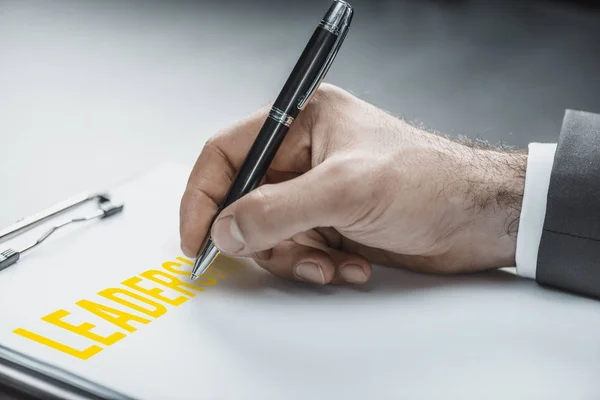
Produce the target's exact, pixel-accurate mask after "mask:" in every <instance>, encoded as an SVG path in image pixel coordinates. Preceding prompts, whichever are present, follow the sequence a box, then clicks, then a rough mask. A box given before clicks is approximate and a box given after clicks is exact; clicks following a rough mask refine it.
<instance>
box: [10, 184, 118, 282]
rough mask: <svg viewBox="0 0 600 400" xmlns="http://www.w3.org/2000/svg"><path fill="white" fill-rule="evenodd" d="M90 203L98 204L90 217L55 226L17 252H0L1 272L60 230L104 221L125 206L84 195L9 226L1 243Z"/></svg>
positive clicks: (102, 196)
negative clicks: (78, 224) (68, 226)
mask: <svg viewBox="0 0 600 400" xmlns="http://www.w3.org/2000/svg"><path fill="white" fill-rule="evenodd" d="M88 202H96V204H97V206H98V209H97V210H96V211H95V212H93V213H91V214H89V215H84V216H82V217H76V218H72V219H68V220H65V221H63V222H60V223H58V224H56V225H54V226H53V227H52V228H50V229H49V230H48V231H46V232H45V233H44V234H43V235H42V236H40V237H39V239H37V240H36V241H34V242H32V243H30V244H28V245H27V246H25V247H23V248H21V249H18V250H15V249H11V248H9V249H6V250H4V251H2V252H0V271H2V270H3V269H6V268H8V267H10V266H11V265H14V264H15V263H17V261H19V260H20V259H21V256H22V255H23V254H24V253H26V252H28V251H29V250H31V249H33V248H34V247H36V246H38V245H39V244H40V243H42V242H43V241H44V240H46V239H47V238H48V237H49V236H50V235H52V234H53V233H54V232H56V231H57V230H58V229H60V228H62V227H65V226H67V225H71V224H75V223H79V222H86V221H91V220H94V219H104V218H108V217H111V216H113V215H115V214H118V213H120V212H121V211H123V206H124V205H123V204H122V203H116V204H115V203H113V202H111V199H110V196H109V195H108V194H105V193H91V194H90V193H83V194H80V195H78V196H75V197H73V198H70V199H68V200H65V201H63V202H60V203H58V204H56V205H54V206H52V207H49V208H47V209H45V210H43V211H41V212H39V213H37V214H34V215H32V216H29V217H26V218H23V219H21V220H19V221H17V222H15V223H14V224H12V225H10V226H8V227H7V228H5V229H3V230H0V243H2V242H5V241H7V240H9V239H12V238H14V237H15V236H19V235H21V234H23V233H24V232H26V231H28V230H30V229H33V228H35V227H36V226H38V225H39V224H41V223H43V222H45V221H47V220H49V219H51V218H54V217H56V216H58V215H61V214H63V213H65V212H67V211H69V210H71V209H74V208H76V207H79V206H81V205H83V204H86V203H88Z"/></svg>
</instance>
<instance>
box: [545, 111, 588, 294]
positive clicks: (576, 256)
mask: <svg viewBox="0 0 600 400" xmlns="http://www.w3.org/2000/svg"><path fill="white" fill-rule="evenodd" d="M536 280H537V281H538V282H539V283H540V284H543V285H548V286H552V287H555V288H558V289H561V290H566V291H570V292H575V293H578V294H584V295H589V296H593V297H598V298H600V115H596V114H590V113H585V112H580V111H570V110H569V111H567V112H566V114H565V117H564V120H563V126H562V129H561V133H560V137H559V140H558V143H557V147H556V155H555V157H554V165H553V167H552V174H551V177H550V187H549V190H548V203H547V208H546V217H545V221H544V229H543V232H542V237H541V241H540V247H539V251H538V260H537V270H536Z"/></svg>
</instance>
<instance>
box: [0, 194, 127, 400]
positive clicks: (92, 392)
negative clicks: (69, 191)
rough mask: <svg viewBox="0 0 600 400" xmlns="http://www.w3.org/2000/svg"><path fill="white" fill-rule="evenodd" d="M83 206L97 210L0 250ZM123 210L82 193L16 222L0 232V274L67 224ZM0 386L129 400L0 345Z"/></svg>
mask: <svg viewBox="0 0 600 400" xmlns="http://www.w3.org/2000/svg"><path fill="white" fill-rule="evenodd" d="M86 203H94V204H95V205H96V206H97V210H95V211H94V212H92V213H87V214H82V215H81V216H78V217H74V218H68V219H65V220H64V221H62V222H59V223H56V224H54V225H53V226H52V227H51V228H50V229H48V230H46V231H45V232H44V233H43V234H42V235H41V236H39V238H38V239H36V240H34V241H32V242H30V243H29V244H27V245H25V246H24V247H21V248H19V249H13V248H6V249H3V248H2V247H1V246H2V245H3V243H4V242H6V241H8V240H10V239H13V238H15V237H17V236H19V235H21V234H23V233H25V232H27V231H29V230H31V229H34V228H35V227H37V226H39V225H40V224H42V223H44V222H46V221H49V220H54V219H58V218H59V217H60V216H61V215H63V214H64V213H66V212H68V211H70V210H73V209H76V208H77V207H80V206H82V205H84V204H86ZM123 207H124V204H123V203H114V202H111V197H110V195H109V194H106V193H82V194H79V195H77V196H74V197H72V198H69V199H67V200H65V201H62V202H60V203H58V204H56V205H54V206H51V207H49V208H47V209H44V210H42V211H41V212H39V213H37V214H34V215H31V216H29V217H26V218H23V219H21V220H19V221H17V222H16V223H14V224H12V225H10V226H8V227H6V228H5V229H3V230H0V271H2V270H4V269H6V268H9V267H11V266H13V265H15V264H17V262H19V261H20V260H21V257H22V256H23V255H25V254H26V253H28V252H29V251H31V250H33V249H34V248H36V247H37V246H39V245H40V244H42V242H44V241H46V239H48V238H49V237H50V236H51V235H52V234H53V233H54V232H56V231H58V230H59V229H61V228H64V227H66V226H69V225H71V224H78V223H83V222H88V221H93V220H96V219H104V218H109V217H111V216H113V215H116V214H118V213H120V212H121V211H123ZM0 385H4V386H6V387H9V388H12V389H13V390H15V391H17V392H18V393H20V394H22V395H27V396H31V397H34V398H43V399H67V400H71V399H74V400H75V399H91V400H105V399H115V400H131V399H132V398H131V397H128V396H126V395H124V394H121V393H119V392H116V391H114V390H111V389H109V388H107V387H105V386H102V385H100V384H98V383H95V382H93V381H90V380H88V379H85V378H82V377H80V376H78V375H76V374H73V373H71V372H69V371H66V370H64V369H62V368H58V367H56V366H52V365H50V364H48V363H45V362H43V361H41V360H39V359H36V358H34V357H31V356H28V355H26V354H23V353H21V352H18V351H16V350H13V349H10V348H8V347H6V346H2V345H1V344H0ZM0 389H1V387H0Z"/></svg>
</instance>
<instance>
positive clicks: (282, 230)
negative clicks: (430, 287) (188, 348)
mask: <svg viewBox="0 0 600 400" xmlns="http://www.w3.org/2000/svg"><path fill="white" fill-rule="evenodd" d="M268 110H269V107H267V108H264V109H262V110H260V111H258V112H256V113H254V114H252V115H250V116H249V117H247V118H245V119H243V120H242V121H240V122H239V123H237V124H235V125H234V126H232V127H230V128H227V129H225V130H224V131H222V132H220V133H219V134H217V135H216V136H214V137H213V138H212V139H210V140H209V141H208V142H207V143H206V145H205V147H204V149H203V150H202V153H201V154H200V157H199V158H198V160H197V162H196V165H195V167H194V169H193V170H192V172H191V176H190V178H189V181H188V184H187V188H186V190H185V193H184V195H183V198H182V200H181V210H180V218H181V220H180V221H181V224H180V233H181V244H182V250H183V252H184V253H185V254H186V255H188V256H190V257H195V256H196V255H197V253H198V252H199V246H200V244H201V243H202V240H203V239H204V236H205V235H206V234H207V231H208V230H209V228H210V226H209V225H210V223H211V221H212V220H213V217H214V215H215V213H216V212H217V210H218V206H219V204H220V203H221V202H222V201H223V198H224V196H225V194H226V191H227V189H228V188H229V186H230V184H231V182H232V179H234V177H235V173H236V170H237V168H239V166H240V164H241V163H242V161H243V159H244V157H245V155H246V153H247V151H248V149H249V148H250V145H251V144H252V142H253V141H254V138H255V137H256V134H257V133H258V131H259V129H260V128H261V126H262V124H263V122H264V120H265V118H266V116H267V113H268ZM525 164H526V156H525V155H524V154H521V153H519V152H508V151H505V150H500V149H494V148H491V147H489V146H483V145H475V144H473V143H467V142H460V141H457V140H451V139H448V138H444V137H442V136H440V135H437V134H433V133H429V132H426V131H424V130H422V129H419V128H417V127H415V126H412V125H410V124H408V123H406V122H404V121H402V120H400V119H397V118H395V117H393V116H390V115H389V114H387V113H385V112H384V111H382V110H379V109H377V108H376V107H374V106H372V105H370V104H367V103H365V102H363V101H361V100H359V99H357V98H356V97H353V96H352V95H350V94H349V93H347V92H345V91H343V90H341V89H339V88H336V87H334V86H331V85H322V86H321V88H320V89H319V91H318V92H317V94H316V95H315V97H314V98H313V100H312V101H311V102H310V103H309V105H308V106H307V107H306V109H305V110H304V111H303V112H301V113H300V116H299V117H298V119H297V120H296V121H295V123H294V124H293V125H292V128H291V130H290V132H289V133H288V135H287V137H286V139H285V140H284V142H283V144H282V145H281V147H280V149H279V151H278V153H277V155H276V157H275V159H274V160H273V162H272V164H271V168H270V169H269V171H268V173H267V175H266V178H265V180H264V183H263V184H262V185H261V186H259V187H258V188H257V189H255V190H254V191H252V192H251V193H249V194H247V195H246V196H244V197H243V198H241V199H240V200H238V201H236V202H235V203H233V204H231V205H230V206H229V207H227V208H226V209H224V210H223V211H222V212H221V213H220V215H219V216H218V218H217V219H216V221H215V223H214V225H213V226H212V232H211V233H212V239H213V241H214V243H215V245H216V246H217V247H218V248H219V249H220V250H221V251H222V252H223V253H225V254H230V255H233V256H246V257H252V258H253V259H255V260H256V261H257V262H258V264H259V265H261V266H262V267H263V268H265V269H267V270H269V271H271V272H272V273H274V274H276V275H278V276H281V277H283V278H288V279H296V280H300V281H307V282H313V283H318V284H327V283H358V284H359V283H364V282H366V281H367V280H368V279H369V278H370V276H371V272H372V269H371V263H378V264H385V265H389V266H397V267H404V268H409V269H412V270H419V271H424V272H436V273H458V272H468V271H476V270H485V269H490V268H497V267H504V266H511V265H514V257H515V247H516V245H515V243H516V232H517V228H518V217H519V212H520V206H521V198H522V193H523V185H524V175H525Z"/></svg>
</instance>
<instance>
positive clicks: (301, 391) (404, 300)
mask: <svg viewBox="0 0 600 400" xmlns="http://www.w3.org/2000/svg"><path fill="white" fill-rule="evenodd" d="M188 172H189V171H188V170H187V169H186V168H182V167H177V166H165V167H163V168H159V169H157V170H155V171H153V172H152V173H150V174H149V175H147V176H145V177H143V178H142V179H140V180H137V181H132V182H130V183H128V184H126V185H124V186H123V187H122V188H120V189H118V190H117V192H116V194H118V197H120V198H122V199H123V200H124V201H125V210H124V212H123V213H122V214H121V215H119V216H115V217H113V218H110V219H107V220H103V221H94V222H90V223H88V224H86V225H85V226H77V227H72V228H70V229H68V230H65V232H62V233H61V234H60V235H57V236H56V237H51V238H49V239H48V241H47V242H45V243H44V244H42V245H41V246H39V247H38V248H36V249H35V250H34V251H32V252H31V253H30V254H27V255H26V256H25V257H23V259H22V261H21V262H19V263H18V264H17V265H15V266H13V267H11V268H9V269H7V270H5V271H2V272H0V321H1V329H0V343H2V344H3V345H6V346H9V347H11V348H14V349H16V350H19V351H22V352H24V353H27V354H30V355H32V356H34V357H37V358H40V359H42V360H44V361H47V362H50V363H52V364H54V365H57V366H60V367H63V368H66V369H67V370H70V371H72V372H75V373H77V374H79V375H81V376H83V377H86V378H89V379H91V380H93V381H96V382H98V383H101V384H104V385H106V386H109V387H110V388H113V389H115V390H117V391H121V392H124V393H126V394H128V395H131V396H133V397H136V398H140V399H281V398H285V399H307V398H345V399H348V398H352V399H359V398H360V399H364V398H398V397H402V396H408V397H411V398H415V397H417V398H431V397H433V398H436V397H437V398H439V396H440V395H441V394H444V393H445V394H446V395H447V396H446V397H449V398H450V397H451V398H461V394H463V395H464V394H470V395H472V396H474V397H477V396H478V395H484V397H486V398H490V397H494V398H496V397H498V398H501V397H502V393H503V387H510V388H512V389H511V391H514V388H515V385H518V386H522V391H521V392H522V393H523V394H524V397H528V395H531V394H533V393H535V394H540V393H541V394H543V393H547V394H553V395H556V394H557V393H558V392H556V391H552V390H553V386H552V382H553V379H563V380H568V381H569V382H571V383H572V384H573V385H575V387H577V388H578V390H579V392H578V393H587V394H590V393H595V394H597V393H598V386H597V385H596V382H597V381H596V378H597V372H598V371H599V370H600V362H599V361H598V360H599V358H598V357H596V355H594V356H593V357H592V356H591V354H592V353H593V354H595V352H592V353H589V352H585V351H584V350H585V348H586V347H587V348H597V347H594V346H595V345H598V341H597V339H595V338H597V337H599V336H600V335H597V333H600V331H599V324H598V322H592V321H597V319H598V318H597V315H598V311H599V310H600V308H599V306H598V303H597V302H593V301H588V300H586V299H583V298H579V297H576V296H570V295H565V294H557V293H554V292H550V291H544V290H541V289H538V288H536V286H535V285H533V284H531V282H525V281H523V280H520V279H519V278H517V277H514V276H511V275H508V274H503V273H501V272H496V273H492V274H481V275H475V276H470V277H456V278H450V277H431V276H425V275H418V274H412V273H408V272H404V271H399V270H393V269H387V268H377V269H376V270H375V272H374V276H373V280H372V282H370V283H369V284H367V285H364V286H360V287H339V286H338V287H333V286H329V287H314V286H310V285H303V284H297V283H292V282H286V281H283V280H280V279H278V278H275V277H273V276H271V275H270V274H269V273H267V272H264V271H262V270H261V269H259V268H258V267H256V266H254V265H252V264H247V266H246V267H245V268H243V269H241V270H239V271H237V272H232V273H229V274H228V275H227V277H226V279H222V278H219V279H217V281H218V282H217V284H216V285H214V286H210V287H206V288H205V290H204V291H203V292H201V293H198V294H197V295H196V296H195V297H191V298H190V299H189V300H188V301H186V302H185V303H183V304H181V305H179V306H171V305H167V304H164V306H165V307H166V308H167V312H166V313H165V314H164V315H161V316H159V317H157V318H151V317H149V316H147V315H144V314H142V313H139V312H136V311H133V310H131V309H128V308H124V307H123V306H120V305H116V304H115V303H112V302H110V301H109V300H106V299H103V298H101V297H99V296H98V295H97V293H98V292H100V291H101V290H103V289H107V288H119V287H123V286H122V285H120V283H121V282H123V281H124V280H126V279H128V278H131V277H134V276H137V275H138V274H140V273H143V272H144V271H148V270H163V271H165V270H164V269H163V267H162V264H163V263H164V262H167V261H175V260H176V258H177V257H182V256H183V255H182V254H181V252H180V249H179V235H178V224H179V219H178V218H179V214H178V212H179V201H180V199H181V195H182V193H183V189H184V186H185V182H186V180H187V177H188ZM41 230H42V231H43V229H41ZM36 232H37V233H39V230H38V231H36ZM36 232H32V235H33V236H35V234H36ZM9 243H10V242H9ZM5 246H6V243H5V244H2V245H1V248H4V247H5ZM182 279H183V278H182ZM186 281H187V280H186ZM144 282H145V283H144V284H143V285H144V286H147V287H149V288H150V287H161V286H160V285H159V284H156V283H152V282H149V281H147V280H145V281H144ZM188 282H189V281H188ZM163 289H165V292H164V294H165V295H166V296H168V297H171V298H174V297H176V296H177V295H181V294H180V293H176V292H173V291H169V290H168V289H166V288H164V287H163ZM146 297H148V296H146ZM82 299H87V300H91V301H96V302H98V303H102V304H106V305H110V306H112V307H113V308H117V309H121V310H128V312H130V313H131V314H135V315H138V316H141V317H144V318H147V319H150V320H151V322H150V323H148V324H141V323H137V322H132V323H131V325H132V326H135V327H136V328H137V330H136V331H135V332H127V331H126V330H124V329H121V328H119V327H117V326H115V325H113V324H111V323H109V322H107V321H105V320H103V319H101V318H99V317H96V316H95V315H93V314H91V313H90V312H88V311H86V310H84V309H82V308H81V307H79V306H77V305H76V304H75V303H76V302H78V301H79V300H82ZM155 301H156V300H155ZM60 309H64V310H67V311H69V312H71V313H72V314H71V315H70V316H68V317H66V318H65V321H69V322H70V323H72V324H81V323H83V322H85V321H87V322H91V323H94V324H96V325H97V326H96V328H94V329H93V332H95V333H97V334H99V335H103V336H106V335H109V334H111V333H115V332H122V333H125V334H126V336H125V337H124V338H123V339H121V340H119V341H118V342H116V343H115V344H112V345H110V346H104V345H101V344H99V343H95V342H94V341H93V340H90V339H88V338H84V337H81V336H78V335H76V334H74V333H72V332H70V331H68V330H65V329H63V328H59V327H56V326H54V325H52V324H50V323H48V322H45V321H42V320H41V318H42V317H43V316H45V315H48V314H50V313H52V312H55V311H57V310H60ZM525 322H526V323H525ZM584 322H585V323H587V326H585V327H582V326H581V324H582V323H584ZM16 328H24V329H28V330H30V331H33V332H36V333H38V334H41V335H44V336H47V337H48V338H53V339H54V340H57V341H60V342H62V343H64V344H68V345H69V346H72V347H74V348H78V349H84V348H87V347H89V346H90V345H94V344H95V345H99V346H101V347H103V348H104V349H103V350H102V351H101V352H99V353H97V354H96V355H94V356H92V357H91V358H88V359H87V360H82V359H79V358H76V357H73V356H70V355H67V354H65V353H63V352H61V351H58V350H55V349H53V348H51V347H47V346H44V345H42V344H39V343H37V342H35V341H32V340H29V339H26V338H24V337H22V336H19V335H17V334H15V333H13V331H14V330H15V329H16ZM583 331H585V332H588V333H589V335H588V336H584V335H582V334H581V332H583ZM572 335H575V336H574V337H576V338H577V340H572V341H570V339H568V338H569V337H573V336H572ZM561 337H562V338H565V339H566V340H567V342H566V343H563V348H565V347H564V346H571V347H570V348H569V349H570V353H568V354H579V356H578V357H572V356H569V355H568V354H567V353H566V352H565V353H564V354H563V353H560V352H559V353H557V352H556V351H555V350H556V348H555V341H556V340H559V339H560V338H561ZM531 382H533V383H534V384H533V385H530V383H531ZM536 382H544V383H545V384H546V385H547V386H540V385H536V384H535V383H536ZM503 385H505V386H503ZM506 385H507V386H506ZM567 386H568V385H567ZM560 387H562V388H564V387H565V386H564V385H563V386H560ZM490 388H493V390H492V389H490ZM490 390H491V391H490Z"/></svg>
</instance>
